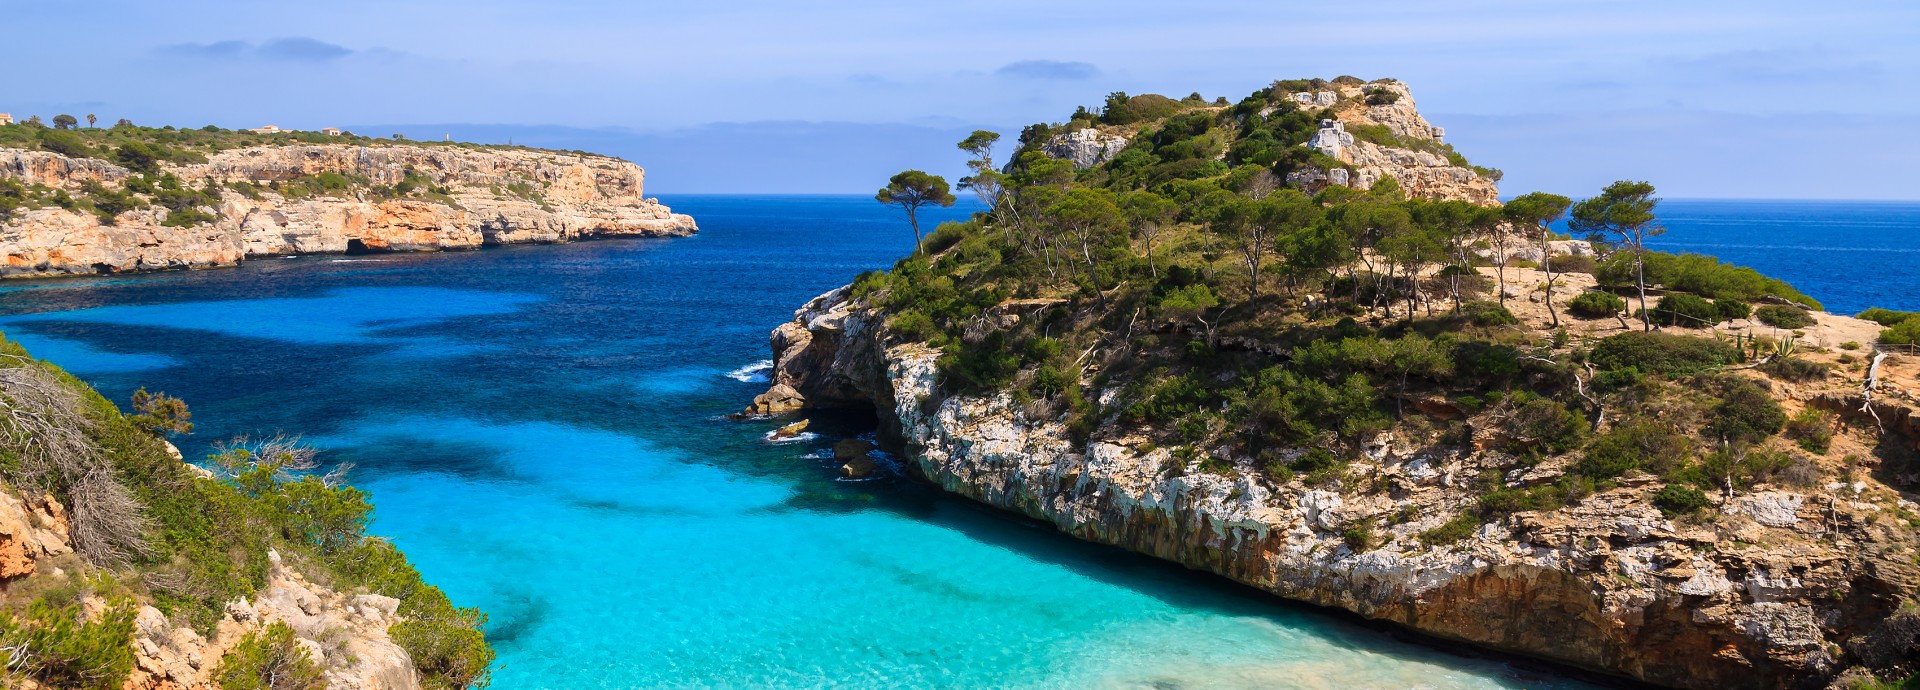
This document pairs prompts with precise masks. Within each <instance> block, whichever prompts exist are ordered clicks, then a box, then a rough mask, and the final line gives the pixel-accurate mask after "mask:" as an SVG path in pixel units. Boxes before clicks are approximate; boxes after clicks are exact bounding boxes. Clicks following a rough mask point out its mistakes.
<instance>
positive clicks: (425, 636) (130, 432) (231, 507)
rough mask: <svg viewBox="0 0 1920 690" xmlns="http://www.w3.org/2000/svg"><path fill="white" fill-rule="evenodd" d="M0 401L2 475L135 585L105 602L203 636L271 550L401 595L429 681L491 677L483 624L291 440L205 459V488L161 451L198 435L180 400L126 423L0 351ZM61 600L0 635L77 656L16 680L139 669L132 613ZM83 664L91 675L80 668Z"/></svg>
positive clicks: (344, 586)
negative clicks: (97, 613)
mask: <svg viewBox="0 0 1920 690" xmlns="http://www.w3.org/2000/svg"><path fill="white" fill-rule="evenodd" d="M0 399H3V400H4V402H5V407H4V411H5V415H4V420H0V421H4V423H0V455H3V456H4V457H5V458H7V462H4V463H0V479H4V480H5V483H6V484H7V485H9V486H12V487H15V488H16V489H19V490H37V491H46V492H49V493H51V494H52V495H54V496H56V497H59V498H60V499H61V501H62V502H63V503H65V504H66V505H67V506H68V509H69V511H70V513H69V514H70V515H72V516H73V526H72V537H73V542H74V547H75V549H76V551H78V552H79V554H80V555H81V556H82V557H84V559H85V560H86V562H87V563H89V564H90V568H91V569H92V571H96V572H103V573H124V574H131V575H134V577H127V578H123V579H118V580H114V579H108V580H106V582H108V583H110V584H108V585H101V586H99V587H96V589H98V590H99V591H100V594H101V596H106V597H108V598H110V599H113V598H118V599H139V600H144V601H151V602H152V603H153V605H154V606H156V607H158V608H159V609H160V610H161V611H162V612H163V613H165V614H167V615H168V616H169V617H171V618H173V619H175V620H179V621H183V622H185V623H187V624H190V625H192V626H194V627H196V628H198V629H199V630H200V631H201V632H202V633H210V632H211V631H212V628H213V625H214V623H216V622H217V621H219V620H220V618H221V617H222V616H223V615H224V612H225V604H226V603H227V602H230V601H234V600H237V599H240V598H243V597H252V596H254V595H255V593H256V592H258V590H259V589H260V588H261V587H263V586H264V585H265V584H266V580H267V575H268V562H267V555H266V552H267V550H268V549H270V548H271V549H273V550H276V551H278V552H279V553H281V554H282V555H283V557H285V558H286V560H287V561H288V562H289V563H290V564H292V565H294V566H296V567H297V568H298V569H300V571H301V572H302V573H304V574H305V575H307V577H309V578H311V579H314V580H315V581H316V582H320V583H322V584H326V585H329V586H331V587H334V588H336V589H341V590H343V591H366V592H373V593H378V594H383V595H386V596H391V597H394V598H396V599H398V600H400V602H401V605H400V614H401V615H402V616H403V617H405V619H406V627H405V628H402V627H401V626H400V625H395V626H394V627H395V628H396V630H395V631H394V636H395V639H396V640H397V641H399V642H400V643H401V644H402V645H403V646H404V647H406V648H407V650H408V652H409V653H410V654H411V655H412V656H413V659H414V661H415V664H416V666H417V667H418V668H419V669H420V671H421V672H422V673H423V674H424V675H425V677H426V678H427V682H428V684H429V685H430V686H432V687H439V688H458V687H467V686H470V685H475V684H482V683H484V682H485V679H486V667H487V665H488V664H489V663H490V662H491V660H492V658H493V652H492V650H491V649H490V648H488V646H487V645H486V642H485V640H484V639H483V638H482V637H481V634H480V632H479V627H480V625H481V624H482V623H483V622H484V617H483V616H482V615H481V614H480V613H479V612H477V611H474V610H472V609H458V608H455V607H454V606H453V605H452V604H451V602H449V601H448V600H447V598H446V596H445V595H444V594H443V593H441V592H440V590H439V589H437V588H435V587H433V586H431V585H429V584H427V583H425V582H423V581H422V580H421V579H420V575H419V573H418V571H416V570H414V568H413V567H412V566H411V565H410V564H408V563H407V561H406V558H405V557H404V556H403V555H401V554H400V552H399V551H397V550H396V549H394V547H393V546H392V544H391V543H389V542H386V541H384V540H379V539H374V538H370V537H368V536H367V535H366V533H365V530H366V526H367V524H368V519H369V516H370V513H371V510H372V506H371V505H369V504H368V503H367V501H366V494H365V493H364V492H361V491H359V490H357V489H354V488H352V487H349V486H345V485H342V484H341V483H340V481H339V480H340V477H339V476H338V475H337V474H327V475H316V474H314V472H313V471H314V470H315V469H317V464H316V462H315V460H316V456H315V454H314V451H313V450H312V449H310V448H305V447H302V446H300V445H298V444H296V443H292V442H290V441H288V440H286V439H270V440H266V441H257V442H246V441H240V442H236V443H231V444H228V445H226V446H225V448H224V450H223V451H222V452H221V453H220V454H218V455H217V456H215V457H214V458H212V460H213V464H214V465H216V466H217V467H218V468H219V475H220V476H221V477H222V478H223V479H222V480H208V479H203V478H200V477H198V476H196V475H195V474H194V473H193V472H192V471H190V470H189V469H188V468H187V467H186V466H185V465H184V464H182V463H181V462H179V461H177V460H174V459H173V458H172V457H171V456H170V455H169V454H168V452H167V450H166V447H165V445H164V444H163V443H162V441H161V439H162V437H163V436H165V435H169V434H175V433H185V432H188V431H190V430H191V429H192V425H191V423H190V422H189V421H188V420H189V419H190V418H191V415H190V413H189V412H188V411H187V409H186V406H185V405H184V404H183V403H180V401H179V400H178V399H176V398H172V397H170V396H167V395H165V394H164V393H147V392H146V391H144V390H143V391H141V392H139V393H138V394H136V396H135V402H134V405H133V407H134V411H135V414H131V415H127V414H122V413H121V412H120V411H119V410H118V409H116V408H115V406H114V405H113V404H112V403H110V402H108V401H107V400H105V399H104V398H101V397H100V396H99V395H98V394H96V393H94V392H93V391H92V390H91V389H89V388H87V387H86V386H85V384H82V383H80V382H79V381H78V380H76V379H74V378H73V377H71V376H68V375H67V374H65V373H64V372H62V371H60V370H59V369H57V368H55V367H53V366H52V365H49V364H46V363H43V362H39V361H36V360H33V359H32V358H30V357H28V356H27V355H26V353H25V352H24V351H23V350H21V349H20V347H19V346H18V345H16V344H13V343H11V342H6V341H0ZM68 589H69V590H70V588H68ZM61 592H62V590H60V589H58V588H56V589H55V590H52V591H49V592H45V593H42V594H41V595H40V596H39V598H38V599H36V600H35V602H36V603H35V604H33V605H31V606H29V607H28V608H27V610H26V615H25V616H24V617H21V616H18V615H15V616H13V617H10V618H5V619H4V622H3V623H0V639H7V640H22V639H24V640H26V641H27V642H26V644H29V645H30V646H34V648H38V649H45V650H54V651H48V652H45V653H43V654H42V655H40V656H39V657H37V658H40V659H44V660H54V659H71V661H63V662H60V663H57V664H56V663H54V662H53V661H47V664H46V665H44V666H34V667H29V668H24V669H19V672H20V673H22V674H23V675H24V676H26V677H28V678H33V679H35V680H37V681H39V682H41V683H43V684H46V685H50V686H53V687H96V686H97V687H119V680H120V679H121V678H123V677H124V676H125V673H126V671H125V669H126V668H129V667H130V666H129V665H128V664H122V663H120V661H118V659H119V658H120V657H117V656H115V654H117V653H118V652H112V653H110V652H111V650H107V649H104V643H99V641H100V640H107V639H111V640H112V641H113V642H114V643H115V645H117V646H116V647H115V648H116V649H120V650H126V652H125V653H126V655H127V656H126V659H128V660H129V664H130V659H131V650H130V648H129V647H128V645H129V643H130V639H131V638H130V635H129V631H130V626H131V619H132V615H133V614H132V611H133V607H132V605H130V604H129V605H119V604H116V605H115V606H114V607H112V608H111V610H112V611H122V610H124V615H122V614H119V613H114V614H110V615H108V616H107V617H105V618H100V617H94V618H90V619H88V620H87V621H86V622H84V623H81V622H80V621H79V620H78V619H77V617H76V616H75V614H74V610H68V609H67V608H66V607H67V606H68V605H69V604H70V603H72V602H74V601H77V595H74V594H72V593H71V592H70V591H68V592H67V593H65V594H62V593H61ZM43 604H44V605H43ZM102 626H108V627H102ZM112 626H120V627H112ZM403 632H404V634H403ZM263 644H264V643H263ZM82 668H84V669H92V670H87V671H85V672H84V673H82V672H80V671H76V670H74V669H82ZM228 687H232V686H228ZM276 687H277V686H276Z"/></svg>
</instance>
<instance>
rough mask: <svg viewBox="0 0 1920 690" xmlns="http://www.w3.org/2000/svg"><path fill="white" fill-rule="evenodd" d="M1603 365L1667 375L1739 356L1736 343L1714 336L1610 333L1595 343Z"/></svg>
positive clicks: (1723, 363)
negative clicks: (1734, 347)
mask: <svg viewBox="0 0 1920 690" xmlns="http://www.w3.org/2000/svg"><path fill="white" fill-rule="evenodd" d="M1591 357H1592V360H1593V362H1594V364H1597V365H1599V366H1600V367H1601V368H1602V369H1625V368H1629V367H1632V368H1635V369H1638V370H1640V371H1646V372H1652V373H1657V374H1662V375H1665V376H1687V375H1691V374H1697V373H1700V372H1702V371H1706V370H1708V369H1713V368H1716V367H1721V366H1726V365H1728V364H1732V363H1734V362H1736V361H1738V360H1739V353H1737V352H1735V351H1734V349H1733V346H1731V345H1728V344H1726V343H1723V342H1720V341H1717V340H1713V339H1711V338H1697V337H1693V336H1686V335H1674V334H1670V333H1645V332H1638V331H1635V332H1629V333H1621V334H1619V335H1614V336H1609V337H1607V338H1603V339H1601V340H1600V342H1599V344H1597V345H1595V346H1594V347H1593V353H1592V356H1591Z"/></svg>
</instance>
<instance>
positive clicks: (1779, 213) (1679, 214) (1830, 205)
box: [1647, 199, 1920, 314]
mask: <svg viewBox="0 0 1920 690" xmlns="http://www.w3.org/2000/svg"><path fill="white" fill-rule="evenodd" d="M1659 214H1660V222H1661V223H1662V224H1663V225H1665V226H1666V227H1667V234H1665V235H1662V236H1659V237H1656V238H1654V239H1652V240H1649V241H1648V242H1647V245H1648V246H1649V247H1652V248H1655V249H1659V250H1661V251H1669V252H1692V253H1696V254H1710V255H1713V256H1716V257H1719V258H1720V259H1721V260H1723V261H1729V262H1732V263H1736V264H1740V265H1742V266H1751V267H1753V268H1754V269H1756V270H1758V271H1760V272H1761V273H1764V274H1766V275H1770V276H1775V277H1778V278H1781V279H1784V280H1786V281H1787V282H1788V283H1791V284H1793V286H1794V287H1796V288H1799V290H1800V291H1801V292H1804V293H1806V294H1808V295H1810V296H1812V297H1813V298H1814V299H1817V300H1820V302H1821V304H1822V305H1823V306H1825V307H1826V308H1827V311H1830V312H1833V313H1836V314H1856V313H1859V312H1860V311H1861V310H1864V309H1866V308H1867V307H1886V308H1888V309H1900V310H1920V202H1911V201H1845V202H1840V201H1764V202H1755V201H1734V200H1725V201H1716V200H1700V199H1669V200H1666V201H1663V202H1661V203H1660V206H1659Z"/></svg>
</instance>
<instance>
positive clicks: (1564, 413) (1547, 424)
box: [1507, 394, 1587, 453]
mask: <svg viewBox="0 0 1920 690" xmlns="http://www.w3.org/2000/svg"><path fill="white" fill-rule="evenodd" d="M1527 395H1529V396H1531V394H1527ZM1507 427H1508V429H1509V430H1511V432H1512V433H1513V435H1514V436H1516V437H1518V438H1521V439H1525V440H1526V441H1527V442H1529V443H1530V444H1532V445H1534V446H1537V447H1539V448H1540V449H1542V450H1545V451H1546V452H1548V453H1565V452H1567V451H1569V450H1573V449H1574V448H1578V447H1580V442H1581V441H1582V440H1583V439H1584V437H1585V436H1586V430H1587V420H1586V418H1584V417H1581V416H1580V414H1579V413H1577V412H1574V411H1573V410H1569V409H1567V406H1566V405H1563V404H1561V403H1560V401H1558V400H1554V399H1552V398H1542V397H1532V398H1531V399H1530V400H1527V401H1526V403H1525V404H1522V405H1521V406H1520V409H1518V410H1515V411H1514V413H1513V416H1512V417H1510V418H1509V419H1508V420H1507Z"/></svg>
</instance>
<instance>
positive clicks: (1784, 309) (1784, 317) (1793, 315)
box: [1753, 304, 1814, 328]
mask: <svg viewBox="0 0 1920 690" xmlns="http://www.w3.org/2000/svg"><path fill="white" fill-rule="evenodd" d="M1753 317H1754V318H1755V319H1758V320H1759V321H1760V323H1764V324H1766V325H1769V326H1772V327H1774V328H1806V327H1808V326H1812V325H1813V324H1814V320H1813V315H1812V314H1808V313H1807V310H1805V309H1801V308H1799V307H1789V306H1785V305H1780V304H1763V305H1761V306H1760V308H1758V309H1755V310H1753Z"/></svg>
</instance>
